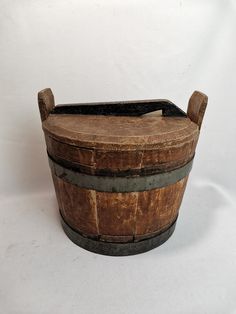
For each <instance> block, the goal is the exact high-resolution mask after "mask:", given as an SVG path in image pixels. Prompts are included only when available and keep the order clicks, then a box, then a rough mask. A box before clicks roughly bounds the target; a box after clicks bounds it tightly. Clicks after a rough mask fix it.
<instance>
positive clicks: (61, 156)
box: [39, 89, 207, 242]
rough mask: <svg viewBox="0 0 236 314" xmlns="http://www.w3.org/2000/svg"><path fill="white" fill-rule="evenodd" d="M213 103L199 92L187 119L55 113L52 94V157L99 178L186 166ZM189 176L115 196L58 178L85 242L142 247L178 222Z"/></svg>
mask: <svg viewBox="0 0 236 314" xmlns="http://www.w3.org/2000/svg"><path fill="white" fill-rule="evenodd" d="M206 104H207V97H206V96H205V95H204V94H202V93H200V92H194V93H193V95H192V96H191V98H190V100H189V106H188V113H187V117H163V116H160V115H157V114H155V113H152V114H147V115H144V116H140V117H129V116H122V117H120V116H95V115H86V116H85V115H70V114H59V115H57V114H51V115H50V111H51V110H52V109H53V108H54V98H53V94H52V92H51V90H50V89H46V90H44V91H41V92H40V93H39V109H40V114H41V119H42V126H43V130H44V133H45V139H46V144H47V150H48V152H49V154H50V156H51V157H52V158H53V159H54V160H55V161H57V162H58V163H60V162H61V163H62V164H63V165H65V166H68V167H69V168H72V169H73V168H76V169H77V170H79V171H80V172H85V173H89V174H101V175H114V174H115V175H148V174H151V173H159V172H165V171H170V170H173V169H176V168H180V167H182V166H183V165H185V164H186V163H187V162H189V161H190V160H191V159H192V158H193V156H194V153H195V148H196V145H197V141H198V137H199V130H200V127H201V123H202V119H203V116H204V112H205V109H206ZM187 179H188V176H186V177H185V178H183V179H182V180H180V181H178V182H176V183H174V184H170V185H168V186H166V187H163V188H158V189H152V190H148V191H144V192H130V193H111V192H98V191H95V190H89V189H84V188H79V187H77V186H75V185H73V184H70V183H67V182H65V181H64V180H63V178H59V177H56V176H55V175H54V174H53V181H54V185H55V190H56V194H57V200H58V205H59V208H60V210H61V214H62V216H63V218H64V219H65V221H66V222H67V223H68V224H69V225H70V226H71V227H72V228H74V229H75V230H77V231H79V232H80V233H82V234H84V235H85V236H88V237H92V238H98V239H100V240H102V241H107V242H129V241H139V240H142V239H145V238H149V237H152V236H154V235H156V234H159V233H161V232H162V231H164V230H166V229H167V228H168V227H169V226H171V225H172V223H173V222H174V221H175V219H176V217H177V215H178V211H179V207H180V204H181V201H182V198H183V194H184V190H185V187H186V183H187Z"/></svg>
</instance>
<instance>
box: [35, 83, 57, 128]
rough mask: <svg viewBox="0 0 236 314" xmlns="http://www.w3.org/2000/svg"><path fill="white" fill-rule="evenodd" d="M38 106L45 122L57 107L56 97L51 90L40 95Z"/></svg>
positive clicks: (44, 90) (46, 90)
mask: <svg viewBox="0 0 236 314" xmlns="http://www.w3.org/2000/svg"><path fill="white" fill-rule="evenodd" d="M38 106H39V112H40V116H41V121H42V122H43V121H44V120H46V119H47V117H48V116H49V114H50V112H51V111H52V110H53V108H54V107H55V102H54V95H53V93H52V91H51V89H50V88H45V89H43V90H41V91H40V92H39V93H38Z"/></svg>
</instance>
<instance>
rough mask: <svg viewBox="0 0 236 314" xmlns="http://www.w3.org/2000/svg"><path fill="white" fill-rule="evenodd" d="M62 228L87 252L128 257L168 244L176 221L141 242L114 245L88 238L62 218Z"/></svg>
mask: <svg viewBox="0 0 236 314" xmlns="http://www.w3.org/2000/svg"><path fill="white" fill-rule="evenodd" d="M61 223H62V227H63V229H64V231H65V233H66V235H67V236H68V237H69V239H70V240H71V241H72V242H74V243H75V244H77V245H78V246H80V247H82V248H84V249H85V250H88V251H91V252H94V253H98V254H103V255H110V256H127V255H134V254H139V253H144V252H147V251H150V250H152V249H154V248H156V247H158V246H160V245H161V244H163V243H164V242H166V241H167V240H168V239H169V238H170V236H171V235H172V234H173V232H174V230H175V225H176V220H175V221H174V222H173V224H172V225H171V226H170V227H169V228H168V229H167V230H165V231H164V232H162V233H160V234H158V235H156V236H154V237H151V238H148V239H145V240H141V241H139V242H128V243H114V242H104V241H100V240H94V239H91V238H87V237H85V236H83V235H82V234H80V233H79V232H78V231H75V230H74V229H73V228H71V227H70V226H69V225H68V224H67V223H66V222H65V220H64V219H63V218H62V217H61Z"/></svg>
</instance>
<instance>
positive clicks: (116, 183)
mask: <svg viewBox="0 0 236 314" xmlns="http://www.w3.org/2000/svg"><path fill="white" fill-rule="evenodd" d="M192 163H193V159H192V160H191V161H190V162H188V163H187V164H185V165H184V166H183V167H181V168H178V169H175V170H172V171H169V172H163V173H158V174H153V175H147V176H132V177H109V176H97V175H88V174H84V173H81V172H78V171H75V170H71V169H68V168H66V167H64V166H62V165H60V164H58V163H56V162H55V161H54V160H52V159H51V158H50V157H49V165H50V168H51V170H52V172H53V173H54V175H56V176H57V177H59V178H61V179H63V180H64V181H66V182H68V183H71V184H73V185H76V186H78V187H80V188H85V189H89V190H96V191H101V192H116V193H125V192H141V191H148V190H152V189H157V188H162V187H165V186H167V185H170V184H174V183H176V182H177V181H179V180H181V179H183V178H184V177H185V176H187V175H188V174H189V172H190V170H191V168H192Z"/></svg>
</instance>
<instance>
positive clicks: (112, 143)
mask: <svg viewBox="0 0 236 314" xmlns="http://www.w3.org/2000/svg"><path fill="white" fill-rule="evenodd" d="M43 129H44V131H45V132H46V133H47V134H48V135H49V136H51V137H53V138H54V139H56V140H58V141H61V142H64V143H68V144H71V145H75V146H82V147H88V148H91V147H97V148H104V149H106V148H108V147H110V148H112V149H117V148H119V149H122V147H123V148H125V149H137V148H139V147H140V146H141V147H143V146H145V147H146V148H148V147H150V148H151V147H153V146H159V145H161V146H162V145H166V144H167V143H168V145H171V144H172V143H173V145H175V144H176V142H178V141H181V142H183V141H184V139H185V138H186V140H187V139H190V138H193V137H195V136H197V135H198V132H199V128H198V125H197V124H195V123H194V122H192V121H191V120H190V119H189V118H188V117H176V116H174V117H172V116H168V117H166V116H160V115H157V114H151V115H150V114H145V115H142V116H105V115H80V114H49V116H48V117H47V119H46V120H45V121H44V122H43Z"/></svg>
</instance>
